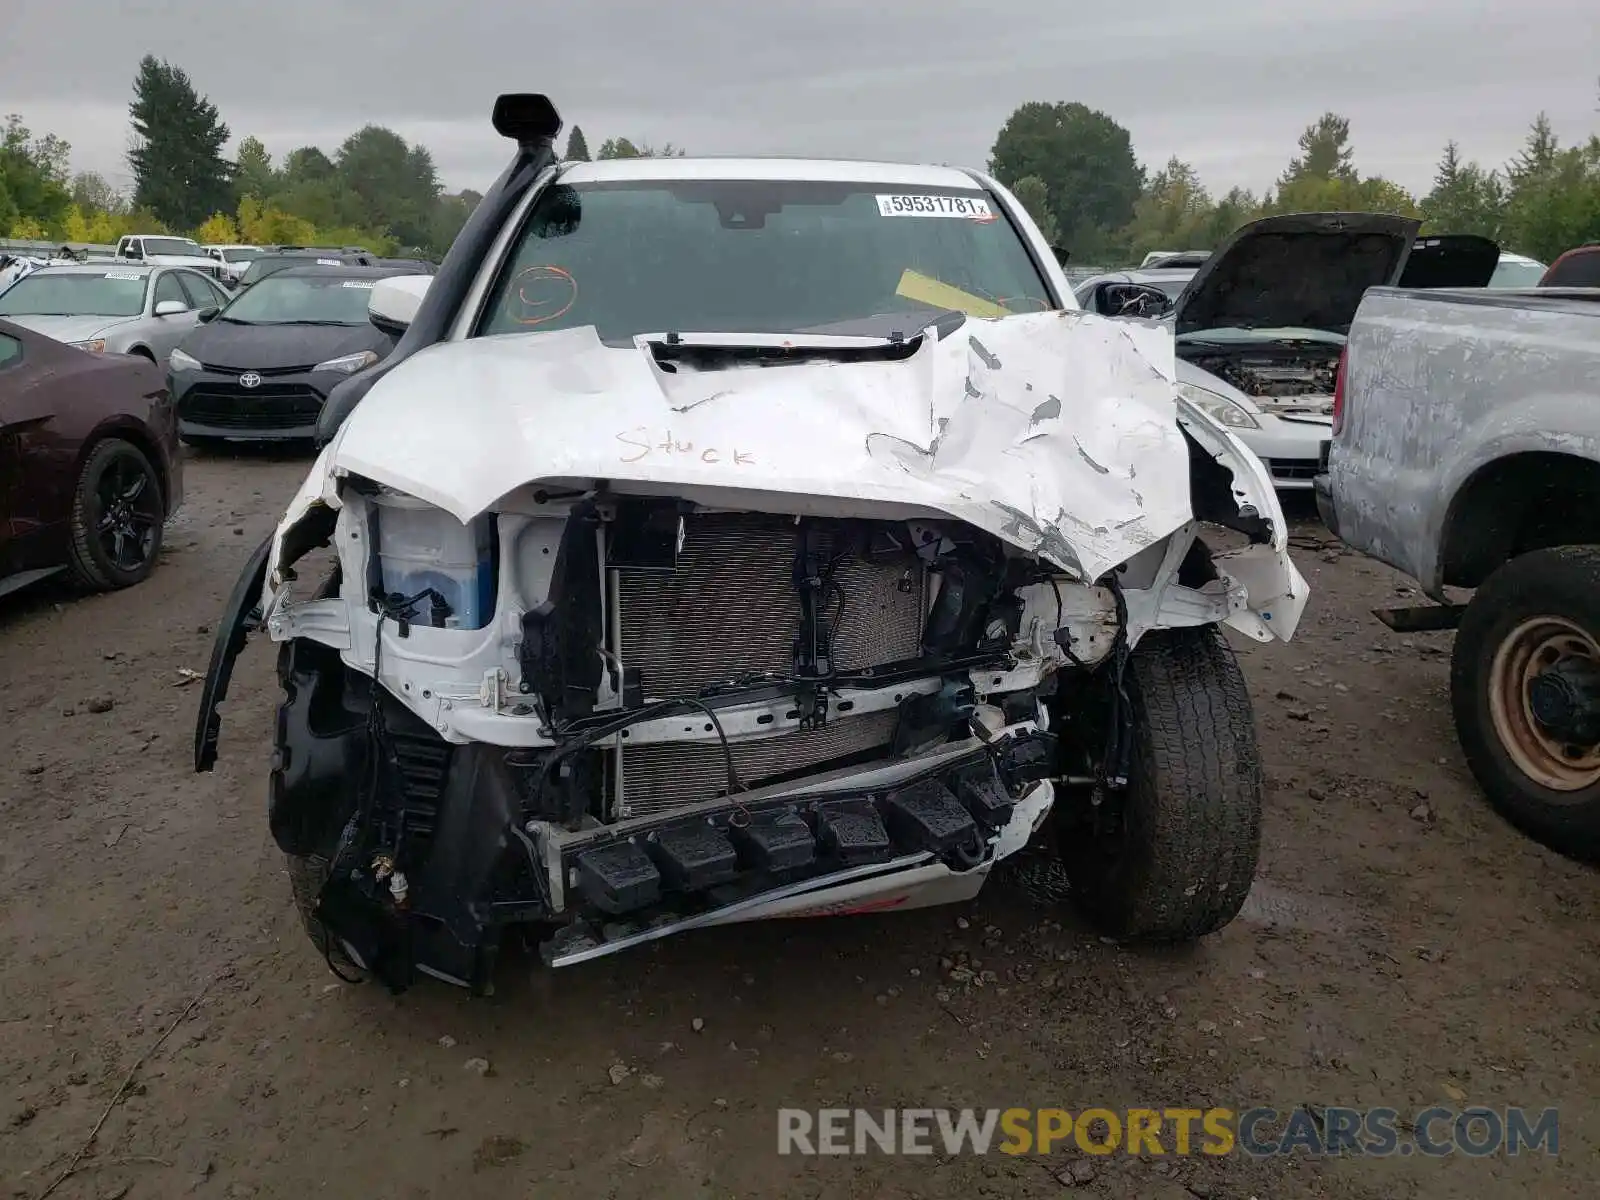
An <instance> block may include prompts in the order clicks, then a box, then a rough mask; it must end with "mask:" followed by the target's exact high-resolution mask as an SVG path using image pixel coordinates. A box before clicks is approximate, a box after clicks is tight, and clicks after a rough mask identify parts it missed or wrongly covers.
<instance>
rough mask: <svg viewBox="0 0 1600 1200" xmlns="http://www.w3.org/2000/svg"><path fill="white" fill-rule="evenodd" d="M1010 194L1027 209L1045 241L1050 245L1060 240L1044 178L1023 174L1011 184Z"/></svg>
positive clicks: (1059, 232) (1048, 190)
mask: <svg viewBox="0 0 1600 1200" xmlns="http://www.w3.org/2000/svg"><path fill="white" fill-rule="evenodd" d="M1011 194H1012V195H1013V196H1015V197H1016V198H1017V203H1019V204H1021V205H1022V207H1023V208H1025V209H1027V210H1028V215H1029V216H1030V217H1032V218H1033V223H1034V224H1035V225H1037V226H1038V227H1039V232H1040V233H1042V234H1044V239H1045V241H1047V242H1049V243H1050V244H1051V245H1052V246H1053V245H1055V244H1056V243H1057V242H1058V241H1060V239H1061V231H1060V230H1059V229H1058V228H1057V227H1056V215H1055V213H1053V212H1051V211H1050V189H1049V188H1048V187H1046V186H1045V182H1044V180H1042V179H1040V178H1039V177H1038V176H1037V175H1024V176H1023V177H1022V178H1021V179H1019V180H1017V181H1016V182H1015V183H1013V184H1012V185H1011Z"/></svg>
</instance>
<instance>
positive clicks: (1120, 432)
mask: <svg viewBox="0 0 1600 1200" xmlns="http://www.w3.org/2000/svg"><path fill="white" fill-rule="evenodd" d="M649 340H651V339H647V338H639V339H636V342H635V344H634V345H633V346H630V347H624V348H616V347H608V346H606V345H604V344H602V343H601V341H600V340H599V337H598V336H597V335H596V333H595V330H594V329H593V328H592V327H583V328H577V329H567V330H558V331H552V332H549V333H534V334H512V335H504V336H497V337H485V338H474V339H471V340H469V341H465V342H455V343H446V344H442V345H439V346H435V347H431V348H429V349H427V350H424V351H421V352H420V353H418V354H416V355H415V356H413V358H412V359H410V360H409V361H408V362H407V363H406V366H405V370H403V371H396V372H393V373H391V374H389V375H388V376H386V377H385V378H383V379H381V380H379V381H378V383H377V384H376V385H375V386H374V387H373V389H372V391H371V392H370V393H369V394H368V395H367V396H366V398H365V399H364V400H363V401H362V403H361V404H360V406H359V407H358V408H357V409H356V410H355V412H354V413H352V414H351V416H350V418H349V419H348V420H347V421H346V423H345V425H344V427H343V428H342V429H341V431H340V434H339V436H338V438H337V439H336V441H335V442H334V443H333V444H332V446H331V447H330V449H331V451H332V453H333V458H332V465H333V466H334V468H335V469H336V470H337V471H339V472H356V473H359V474H361V475H365V476H367V477H369V478H372V479H375V480H377V481H379V482H381V483H385V484H388V485H389V486H392V487H395V488H398V489H400V490H402V491H404V492H408V493H410V494H411V495H414V496H417V497H419V498H421V499H424V500H427V501H429V502H431V503H434V504H437V505H439V506H440V507H442V508H445V509H447V510H449V511H450V512H451V513H453V514H455V516H456V517H457V518H459V519H461V520H463V521H466V520H470V519H471V518H472V517H474V516H476V515H477V514H479V513H481V512H483V511H485V510H487V509H488V508H490V507H491V506H492V505H493V504H494V503H495V502H496V501H497V500H499V499H500V498H501V497H503V496H504V495H506V494H507V493H509V492H511V491H512V490H514V489H516V488H518V487H520V486H522V485H524V484H529V483H537V482H556V481H562V480H568V481H584V482H588V481H592V480H596V479H603V480H608V481H610V482H611V484H612V486H614V487H623V488H625V487H626V486H627V485H630V484H632V485H640V486H641V487H642V488H643V489H644V490H652V489H653V490H667V489H670V490H671V491H672V492H673V494H677V495H682V496H685V497H688V498H691V499H698V500H702V501H704V502H708V503H717V502H722V503H733V502H734V498H735V497H737V504H738V506H739V507H742V508H747V509H755V510H760V509H762V508H763V507H766V508H767V509H768V510H770V511H776V512H792V511H795V499H796V497H809V498H812V499H815V500H823V501H826V500H834V501H843V502H846V503H845V504H842V505H837V506H836V507H838V508H839V509H840V510H841V511H851V512H854V513H857V514H860V515H880V516H884V517H891V516H895V515H904V516H912V515H916V514H923V515H928V514H943V515H946V516H949V517H953V518H955V519H958V520H961V521H965V522H967V523H969V524H971V525H974V526H976V527H977V528H979V529H983V530H986V531H988V532H990V533H992V534H994V535H995V536H997V537H999V538H1001V539H1002V540H1004V541H1006V542H1009V543H1010V544H1012V545H1014V546H1017V547H1018V548H1020V549H1022V550H1024V551H1027V552H1029V553H1036V554H1039V555H1040V556H1041V557H1043V558H1045V559H1047V560H1049V561H1051V562H1053V563H1055V564H1056V565H1058V566H1060V567H1061V568H1062V569H1063V570H1065V571H1068V572H1070V573H1072V574H1074V575H1078V576H1079V577H1081V578H1085V579H1093V578H1096V577H1098V576H1099V575H1101V574H1103V573H1104V572H1105V571H1106V570H1108V569H1110V568H1111V567H1113V566H1115V565H1116V564H1118V563H1120V562H1122V561H1124V560H1125V559H1127V558H1129V557H1131V556H1132V555H1134V554H1136V553H1138V552H1139V551H1140V550H1142V549H1144V548H1145V547H1147V546H1149V545H1151V544H1153V543H1154V542H1156V541H1158V540H1160V539H1161V538H1163V537H1165V536H1167V535H1168V534H1170V533H1172V532H1173V530H1175V529H1177V528H1178V527H1179V526H1181V525H1183V524H1184V522H1186V521H1187V520H1188V519H1189V517H1190V502H1189V478H1188V476H1189V471H1188V451H1187V447H1186V444H1185V442H1184V440H1183V437H1182V435H1181V433H1180V432H1179V429H1178V424H1177V422H1176V420H1175V412H1176V409H1175V401H1174V390H1173V377H1174V370H1175V368H1174V356H1173V346H1172V340H1171V338H1170V336H1169V335H1168V334H1167V333H1166V332H1165V331H1164V330H1160V329H1155V328H1149V329H1146V328H1143V327H1140V326H1136V325H1130V324H1128V323H1125V322H1118V321H1112V320H1109V319H1106V318H1102V317H1098V316H1095V315H1093V314H1088V313H1083V312H1078V311H1069V312H1060V313H1038V314H1027V315H1020V316H1013V317H1005V318H1000V319H995V320H978V319H973V320H968V321H967V322H966V323H965V324H964V325H963V326H962V327H961V328H960V329H959V330H957V331H956V332H955V333H953V334H952V335H950V336H948V337H946V338H945V339H944V340H942V341H936V340H934V339H933V338H932V337H926V338H924V339H922V340H921V342H920V344H919V345H918V347H917V349H916V350H915V351H914V352H913V353H911V354H910V355H909V356H907V357H905V358H904V359H902V360H900V361H897V362H852V363H840V362H834V361H811V362H804V363H791V364H784V365H778V366H753V365H741V366H736V367H727V368H719V369H715V370H707V371H698V370H695V369H694V368H693V367H691V366H689V365H687V364H683V363H674V364H673V365H674V366H675V367H676V368H677V369H676V370H674V371H667V370H663V369H662V368H661V367H660V366H659V365H658V364H657V363H656V361H655V359H654V357H653V356H652V354H651V352H650V350H649V348H648V345H647V343H648V341H649ZM655 340H659V338H656V339H655ZM695 340H698V341H702V342H713V343H715V344H717V345H738V346H748V345H758V344H769V343H772V342H777V343H778V344H786V345H789V346H791V347H795V346H799V347H804V346H810V345H814V344H815V345H817V346H818V347H819V348H821V347H822V346H824V345H837V344H839V343H840V342H841V341H851V342H861V341H863V339H838V338H833V339H817V338H802V337H794V338H786V339H772V338H763V337H761V336H759V335H757V336H752V335H744V334H733V335H726V336H722V335H719V336H716V337H709V336H706V335H700V336H698V337H697V338H696V339H695ZM424 431H425V432H424Z"/></svg>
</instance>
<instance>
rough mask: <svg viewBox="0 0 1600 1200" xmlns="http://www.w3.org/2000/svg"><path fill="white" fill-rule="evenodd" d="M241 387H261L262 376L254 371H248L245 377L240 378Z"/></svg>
mask: <svg viewBox="0 0 1600 1200" xmlns="http://www.w3.org/2000/svg"><path fill="white" fill-rule="evenodd" d="M239 386H240V387H242V388H253V387H260V386H261V376H259V375H257V374H256V373H255V372H254V371H246V372H245V373H244V374H243V375H241V376H239Z"/></svg>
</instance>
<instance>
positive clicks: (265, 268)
mask: <svg viewBox="0 0 1600 1200" xmlns="http://www.w3.org/2000/svg"><path fill="white" fill-rule="evenodd" d="M314 261H315V260H314V259H312V258H309V257H308V256H306V255H304V254H296V255H291V256H289V257H281V256H277V255H273V256H271V257H266V258H257V259H255V260H253V261H252V262H251V263H250V265H249V266H248V267H246V268H245V272H244V274H243V275H241V276H240V277H239V282H240V283H242V284H245V285H249V284H252V283H257V282H259V281H260V280H263V279H265V278H266V277H267V276H268V275H274V274H276V273H277V272H279V271H287V270H288V269H289V268H290V267H309V266H310V265H311V264H312V263H313V262H314Z"/></svg>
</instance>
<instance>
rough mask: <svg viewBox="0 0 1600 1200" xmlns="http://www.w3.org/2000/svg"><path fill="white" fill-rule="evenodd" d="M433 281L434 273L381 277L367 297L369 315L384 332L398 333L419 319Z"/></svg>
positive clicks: (369, 318) (368, 317)
mask: <svg viewBox="0 0 1600 1200" xmlns="http://www.w3.org/2000/svg"><path fill="white" fill-rule="evenodd" d="M432 282H433V276H431V275H391V276H390V277H389V278H387V279H380V280H378V281H377V282H376V283H374V284H373V285H372V296H371V298H370V299H368V301H367V319H368V320H370V321H371V322H372V323H373V325H375V326H376V327H377V328H378V329H380V330H382V331H383V332H384V333H389V334H394V335H395V336H396V337H398V336H399V335H400V334H403V333H404V332H405V331H406V330H407V328H409V327H410V325H411V322H412V321H413V320H415V319H416V316H417V309H419V308H421V307H422V298H423V297H424V296H426V295H427V294H428V285H429V284H431V283H432Z"/></svg>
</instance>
